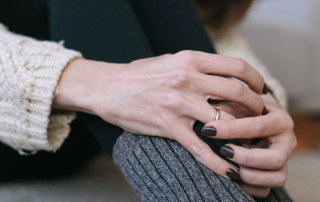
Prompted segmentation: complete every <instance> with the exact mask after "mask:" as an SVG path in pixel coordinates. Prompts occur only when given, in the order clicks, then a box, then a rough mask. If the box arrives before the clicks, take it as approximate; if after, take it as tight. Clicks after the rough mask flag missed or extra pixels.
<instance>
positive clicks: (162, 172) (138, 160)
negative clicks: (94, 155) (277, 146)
mask: <svg viewBox="0 0 320 202" xmlns="http://www.w3.org/2000/svg"><path fill="white" fill-rule="evenodd" d="M113 159H114V162H115V164H116V165H117V166H118V168H119V169H120V170H121V172H122V173H123V174H124V176H125V178H126V180H127V181H128V183H129V184H130V185H131V186H132V188H133V189H134V191H135V192H136V194H137V195H138V196H139V197H140V198H141V199H142V201H255V200H257V201H287V202H289V201H292V200H291V199H290V198H289V196H288V195H287V194H286V192H285V191H284V189H283V188H276V189H272V190H271V192H270V194H269V196H268V197H267V198H265V199H253V198H252V197H250V196H249V195H248V194H246V193H245V192H244V191H243V190H242V189H241V188H240V187H239V186H238V184H237V183H235V182H233V181H231V180H228V179H226V178H223V177H221V176H219V175H217V174H215V173H214V172H212V171H211V170H209V169H208V168H207V167H205V166H203V165H202V164H201V163H199V162H198V161H197V160H195V158H194V157H193V156H192V155H191V154H190V153H189V152H188V151H187V150H186V149H185V148H184V147H182V146H181V145H180V144H179V143H177V142H176V141H172V140H168V139H163V138H158V137H148V136H141V135H135V134H131V133H128V132H124V133H123V134H122V135H121V136H120V137H119V138H118V140H117V142H116V144H115V146H114V149H113Z"/></svg>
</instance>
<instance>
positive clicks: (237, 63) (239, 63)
mask: <svg viewBox="0 0 320 202" xmlns="http://www.w3.org/2000/svg"><path fill="white" fill-rule="evenodd" d="M247 69H248V65H247V62H246V61H244V60H242V59H240V58H234V60H233V70H234V71H235V72H236V74H237V75H239V74H241V75H245V74H246V72H247Z"/></svg>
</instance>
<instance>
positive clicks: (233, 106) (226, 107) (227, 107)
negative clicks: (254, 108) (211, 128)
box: [219, 102, 252, 119]
mask: <svg viewBox="0 0 320 202" xmlns="http://www.w3.org/2000/svg"><path fill="white" fill-rule="evenodd" d="M219 107H220V109H221V110H222V111H225V112H226V113H228V114H231V115H232V116H234V117H235V118H236V119H241V118H246V117H250V116H252V114H251V112H250V111H248V110H247V109H246V108H244V107H243V106H241V105H239V104H238V103H235V102H222V103H220V104H219Z"/></svg>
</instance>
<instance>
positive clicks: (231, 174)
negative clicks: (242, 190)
mask: <svg viewBox="0 0 320 202" xmlns="http://www.w3.org/2000/svg"><path fill="white" fill-rule="evenodd" d="M226 174H227V176H228V177H229V178H230V179H232V180H233V181H238V180H239V179H240V175H239V173H237V172H236V171H234V170H232V169H229V170H228V171H227V173H226Z"/></svg>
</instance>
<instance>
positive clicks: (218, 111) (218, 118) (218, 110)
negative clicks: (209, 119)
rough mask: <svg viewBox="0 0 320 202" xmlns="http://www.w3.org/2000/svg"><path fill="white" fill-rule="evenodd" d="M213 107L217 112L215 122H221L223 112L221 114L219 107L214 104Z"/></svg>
mask: <svg viewBox="0 0 320 202" xmlns="http://www.w3.org/2000/svg"><path fill="white" fill-rule="evenodd" d="M211 106H212V107H213V109H214V110H215V112H216V115H215V117H214V121H218V120H220V115H221V112H220V109H219V105H217V104H214V105H211Z"/></svg>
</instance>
